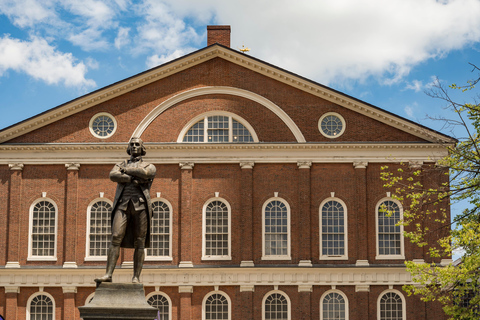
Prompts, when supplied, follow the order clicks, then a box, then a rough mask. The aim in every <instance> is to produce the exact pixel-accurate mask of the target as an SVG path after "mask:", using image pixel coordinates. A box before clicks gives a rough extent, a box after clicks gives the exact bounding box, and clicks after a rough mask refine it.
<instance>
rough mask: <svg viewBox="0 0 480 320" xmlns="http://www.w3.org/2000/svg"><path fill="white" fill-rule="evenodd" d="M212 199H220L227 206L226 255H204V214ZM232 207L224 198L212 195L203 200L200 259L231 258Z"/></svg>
mask: <svg viewBox="0 0 480 320" xmlns="http://www.w3.org/2000/svg"><path fill="white" fill-rule="evenodd" d="M213 201H220V202H222V203H223V204H225V205H226V206H227V210H228V255H226V256H207V255H206V253H205V252H206V239H205V233H206V221H205V218H206V217H205V214H206V210H207V206H208V205H209V204H210V203H211V202H213ZM231 241H232V207H231V206H230V203H229V202H228V201H227V200H225V199H224V198H219V197H213V198H210V199H208V200H207V201H205V203H204V204H203V208H202V261H204V260H232V242H231Z"/></svg>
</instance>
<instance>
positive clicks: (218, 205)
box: [202, 198, 231, 260]
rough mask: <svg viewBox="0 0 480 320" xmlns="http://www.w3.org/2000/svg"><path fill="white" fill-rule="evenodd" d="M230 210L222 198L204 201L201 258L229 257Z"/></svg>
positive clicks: (220, 258)
mask: <svg viewBox="0 0 480 320" xmlns="http://www.w3.org/2000/svg"><path fill="white" fill-rule="evenodd" d="M230 211H231V210H230V204H229V203H228V202H227V201H226V200H224V199H220V198H214V199H210V200H208V201H207V202H206V203H205V205H204V207H203V246H202V247H203V250H202V251H203V256H202V259H204V260H209V259H210V260H222V259H223V260H229V259H231V253H230V239H231V235H230V234H231V232H230Z"/></svg>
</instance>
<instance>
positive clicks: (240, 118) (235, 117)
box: [177, 110, 259, 143]
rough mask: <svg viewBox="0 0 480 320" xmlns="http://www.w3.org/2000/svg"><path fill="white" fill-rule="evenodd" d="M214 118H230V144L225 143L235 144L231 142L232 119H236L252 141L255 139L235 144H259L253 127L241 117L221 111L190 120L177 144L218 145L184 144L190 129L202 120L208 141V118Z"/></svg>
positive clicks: (203, 114) (207, 113)
mask: <svg viewBox="0 0 480 320" xmlns="http://www.w3.org/2000/svg"><path fill="white" fill-rule="evenodd" d="M212 116H223V117H229V120H228V121H229V129H228V130H229V134H228V136H229V142H223V143H233V142H232V141H230V140H231V139H230V138H231V137H232V136H233V126H232V119H235V120H236V121H238V122H239V123H241V124H242V125H243V126H244V127H245V128H246V129H247V130H248V131H249V132H250V134H251V135H252V139H253V142H235V143H254V142H259V140H258V136H257V133H256V132H255V130H253V127H252V126H251V125H250V124H249V123H248V122H247V121H246V120H245V119H243V118H242V117H240V116H239V115H236V114H234V113H231V112H227V111H221V110H218V111H209V112H206V113H202V114H201V115H199V116H197V117H195V118H193V119H192V120H190V121H189V122H188V123H187V124H186V125H185V127H184V128H183V129H182V131H180V134H179V135H178V139H177V142H179V143H218V142H208V141H203V142H183V138H184V137H185V135H186V134H187V132H188V131H189V130H190V128H191V127H192V126H193V125H194V124H196V123H197V122H199V121H200V120H203V121H204V125H203V130H204V132H203V136H204V140H206V139H205V138H206V137H208V133H207V130H208V120H207V119H208V117H212Z"/></svg>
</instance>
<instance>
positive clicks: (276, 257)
mask: <svg viewBox="0 0 480 320" xmlns="http://www.w3.org/2000/svg"><path fill="white" fill-rule="evenodd" d="M272 201H280V202H282V203H283V204H284V205H285V207H286V208H287V254H286V255H266V252H265V209H266V207H267V205H268V204H269V203H270V202H272ZM291 259H292V254H291V209H290V205H289V204H288V202H287V200H285V199H283V198H279V197H273V198H270V199H268V200H267V201H265V202H264V203H263V206H262V260H291Z"/></svg>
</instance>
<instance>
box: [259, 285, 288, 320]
mask: <svg viewBox="0 0 480 320" xmlns="http://www.w3.org/2000/svg"><path fill="white" fill-rule="evenodd" d="M262 309H263V312H262V319H263V320H270V319H271V320H273V319H274V320H290V319H291V311H290V300H289V298H288V296H287V295H286V294H285V293H283V292H281V291H273V292H269V293H267V294H266V295H265V297H264V298H263V303H262Z"/></svg>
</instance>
